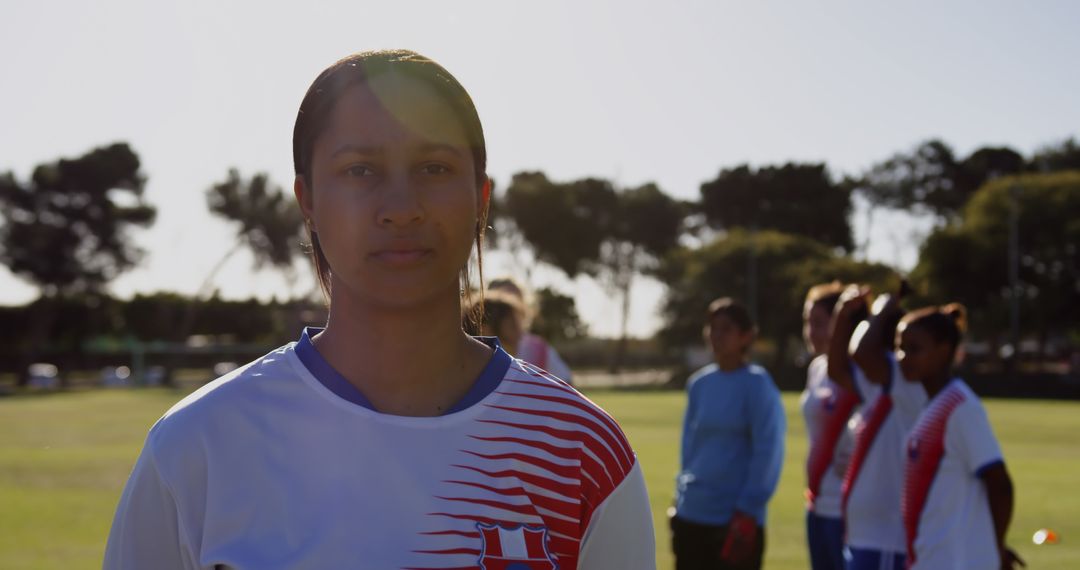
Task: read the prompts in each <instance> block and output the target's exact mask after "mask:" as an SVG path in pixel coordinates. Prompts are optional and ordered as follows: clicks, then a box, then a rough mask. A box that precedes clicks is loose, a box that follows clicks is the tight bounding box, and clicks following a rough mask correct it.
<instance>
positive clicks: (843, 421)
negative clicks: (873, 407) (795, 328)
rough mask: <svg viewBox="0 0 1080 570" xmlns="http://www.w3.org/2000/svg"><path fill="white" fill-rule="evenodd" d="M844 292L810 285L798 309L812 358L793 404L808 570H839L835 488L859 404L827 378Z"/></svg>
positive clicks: (840, 530) (840, 526) (840, 533)
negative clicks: (799, 435) (800, 427)
mask: <svg viewBox="0 0 1080 570" xmlns="http://www.w3.org/2000/svg"><path fill="white" fill-rule="evenodd" d="M843 290H844V286H843V285H842V284H840V282H833V283H824V284H821V285H816V286H814V287H812V288H811V289H810V291H809V292H808V293H807V294H806V302H805V303H804V305H803V338H804V340H805V341H806V347H807V349H808V350H809V351H810V352H811V354H813V355H814V359H813V360H812V361H810V366H809V367H808V368H807V372H806V389H805V390H803V393H802V396H801V397H800V399H799V404H800V407H801V409H802V414H803V419H804V421H805V422H806V433H807V435H808V436H809V437H810V450H809V453H808V454H807V458H806V480H807V483H806V499H807V504H806V540H807V544H808V546H809V548H810V566H811V568H812V569H813V570H843V568H844V520H843V513H842V511H841V509H840V502H841V501H840V497H841V493H840V488H841V485H842V484H843V480H844V470H845V469H846V468H847V460H848V458H849V457H850V454H851V449H850V446H851V437H850V435H849V433H848V430H847V422H848V418H850V417H851V413H852V412H853V411H854V409H855V406H856V405H857V404H858V402H859V399H858V397H857V396H856V395H855V392H854V391H852V390H847V389H844V388H843V387H841V386H840V385H839V384H837V383H835V382H833V381H832V380H830V379H829V377H828V357H827V356H826V354H825V353H826V351H827V350H828V348H829V335H830V333H831V332H832V316H833V309H834V308H835V306H836V303H837V300H838V299H839V298H840V294H841V293H842V292H843Z"/></svg>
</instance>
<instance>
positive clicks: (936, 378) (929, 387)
mask: <svg viewBox="0 0 1080 570" xmlns="http://www.w3.org/2000/svg"><path fill="white" fill-rule="evenodd" d="M951 379H952V378H951V376H950V375H949V371H948V370H946V371H945V372H943V373H938V374H934V375H933V376H930V377H927V378H924V379H923V381H922V385H923V388H924V389H925V390H926V395H927V397H930V398H933V397H934V396H936V395H937V393H938V392H940V391H941V390H942V389H943V388H945V385H946V384H948V383H949V380H951Z"/></svg>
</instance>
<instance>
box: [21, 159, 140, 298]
mask: <svg viewBox="0 0 1080 570" xmlns="http://www.w3.org/2000/svg"><path fill="white" fill-rule="evenodd" d="M145 184H146V177H145V176H144V175H143V174H142V173H141V172H140V163H139V157H138V155H136V154H135V152H134V151H133V150H132V149H131V147H130V146H128V145H127V144H126V143H115V144H112V145H109V146H103V147H100V148H95V149H93V150H91V151H90V152H88V153H86V154H84V155H82V156H80V157H77V158H73V159H65V158H62V159H60V160H58V161H56V162H53V163H47V164H42V165H40V166H38V167H37V168H35V169H34V172H33V174H32V176H31V178H30V180H29V181H27V182H25V183H24V182H20V181H18V180H16V179H15V176H14V175H13V174H12V173H10V172H9V173H7V174H5V175H0V209H2V215H3V221H4V223H3V226H2V228H0V261H2V262H3V263H4V264H5V265H7V267H8V269H10V270H11V272H12V273H14V274H15V275H18V276H20V277H22V278H24V279H26V280H27V281H30V282H31V283H33V284H34V285H36V286H37V287H38V288H39V289H40V290H41V292H42V294H43V295H45V296H55V295H64V294H69V293H74V292H97V291H100V290H101V289H102V288H103V287H104V286H105V285H106V284H107V283H108V282H109V281H111V280H112V279H114V278H115V277H116V276H118V275H120V274H121V273H123V272H124V271H127V270H128V269H131V268H132V267H134V266H135V265H136V264H137V263H138V261H139V260H140V259H141V257H142V255H143V253H144V252H143V250H142V249H141V248H139V247H138V246H137V245H135V243H134V242H133V240H131V239H130V236H129V234H128V230H129V228H131V227H135V226H139V227H147V226H149V225H150V224H152V223H153V221H154V217H155V214H156V210H155V208H154V207H153V206H150V205H148V204H147V203H146V202H145V201H144V200H143V187H144V186H145Z"/></svg>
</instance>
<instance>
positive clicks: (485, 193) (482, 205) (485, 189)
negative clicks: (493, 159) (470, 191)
mask: <svg viewBox="0 0 1080 570" xmlns="http://www.w3.org/2000/svg"><path fill="white" fill-rule="evenodd" d="M490 203H491V179H490V178H487V177H485V178H484V183H483V184H481V185H480V201H479V203H477V210H476V216H477V217H478V218H479V217H481V216H483V215H484V214H485V213H486V212H487V211H488V205H489V204H490Z"/></svg>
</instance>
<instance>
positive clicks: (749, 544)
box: [720, 511, 758, 564]
mask: <svg viewBox="0 0 1080 570" xmlns="http://www.w3.org/2000/svg"><path fill="white" fill-rule="evenodd" d="M757 534H758V527H757V521H756V520H754V517H752V516H750V515H748V514H746V513H741V512H739V511H735V514H734V515H732V517H731V522H729V523H728V534H727V539H726V540H724V546H723V547H722V548H721V549H720V560H721V561H723V562H729V563H732V564H739V563H742V562H745V561H746V560H748V559H749V558H750V556H751V555H752V554H753V552H754V546H756V545H757V540H758V536H757Z"/></svg>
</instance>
